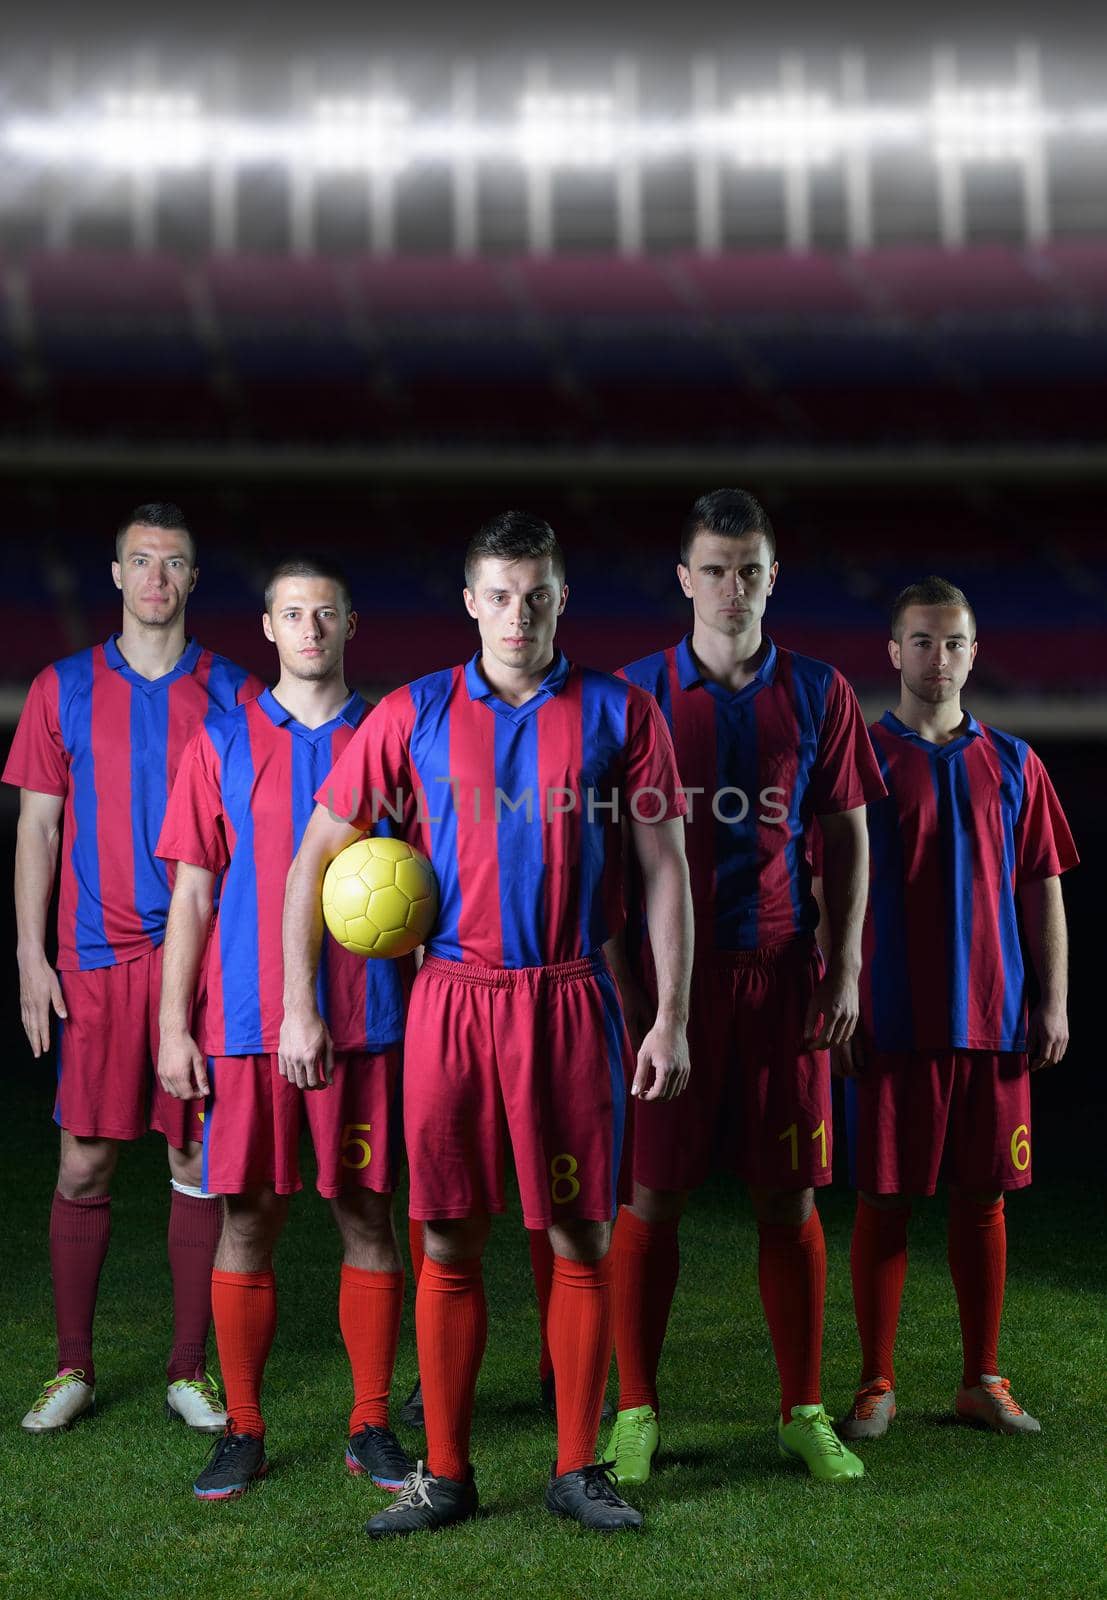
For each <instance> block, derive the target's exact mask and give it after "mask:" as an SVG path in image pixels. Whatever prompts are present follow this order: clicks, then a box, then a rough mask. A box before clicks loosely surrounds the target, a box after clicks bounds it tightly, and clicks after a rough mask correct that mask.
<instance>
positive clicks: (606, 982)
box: [596, 964, 627, 1216]
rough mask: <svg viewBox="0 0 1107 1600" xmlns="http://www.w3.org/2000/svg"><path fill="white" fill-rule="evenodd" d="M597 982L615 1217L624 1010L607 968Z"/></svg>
mask: <svg viewBox="0 0 1107 1600" xmlns="http://www.w3.org/2000/svg"><path fill="white" fill-rule="evenodd" d="M596 982H597V983H598V984H599V989H600V995H601V997H602V999H603V1031H604V1040H605V1043H606V1045H607V1064H608V1068H609V1070H610V1073H611V1215H612V1216H615V1214H616V1212H617V1211H618V1209H619V1166H620V1163H621V1162H622V1159H623V1130H624V1128H625V1126H626V1114H627V1086H626V1079H625V1077H624V1076H623V1008H622V1006H621V1005H620V1003H619V995H618V992H617V990H616V988H615V984H614V981H613V979H612V977H611V973H610V971H609V970H608V968H607V966H606V965H601V964H598V965H597V971H596Z"/></svg>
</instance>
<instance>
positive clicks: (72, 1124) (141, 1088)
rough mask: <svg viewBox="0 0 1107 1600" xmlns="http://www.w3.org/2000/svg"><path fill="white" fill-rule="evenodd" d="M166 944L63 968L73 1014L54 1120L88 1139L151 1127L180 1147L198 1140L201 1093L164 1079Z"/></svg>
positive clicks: (63, 1028) (63, 1027) (63, 1026)
mask: <svg viewBox="0 0 1107 1600" xmlns="http://www.w3.org/2000/svg"><path fill="white" fill-rule="evenodd" d="M161 955H162V952H161V946H160V945H159V947H158V948H157V949H156V950H152V951H150V952H149V954H147V955H144V956H136V957H135V959H134V960H133V961H124V962H121V963H120V964H119V965H118V966H115V967H97V968H96V969H95V970H94V971H92V972H59V973H58V980H59V982H60V983H61V990H62V995H63V996H64V998H65V1009H66V1010H67V1011H68V1013H69V1016H68V1018H67V1019H66V1020H65V1021H64V1022H62V1023H60V1024H59V1027H58V1091H57V1097H56V1099H55V1101H54V1121H55V1122H56V1123H57V1124H58V1126H59V1127H61V1128H64V1129H65V1130H66V1132H67V1133H72V1134H76V1135H77V1136H78V1137H79V1138H83V1139H140V1138H141V1137H142V1135H143V1134H144V1133H146V1131H147V1130H148V1129H150V1128H152V1129H154V1130H155V1131H156V1132H157V1133H161V1134H164V1135H165V1138H166V1140H167V1141H168V1143H169V1144H171V1145H172V1146H173V1147H174V1148H175V1149H177V1150H183V1149H184V1147H185V1146H186V1145H187V1144H191V1143H194V1142H196V1141H197V1140H199V1138H200V1136H201V1134H202V1132H203V1129H202V1125H201V1113H202V1111H203V1102H202V1101H201V1100H175V1099H173V1097H172V1096H171V1095H167V1094H166V1093H165V1090H164V1089H163V1088H162V1087H161V1085H160V1083H159V1082H158V1078H157V1073H156V1072H155V1070H154V1069H155V1066H156V1064H157V1059H158V1038H159V1035H158V1004H159V1000H160V996H161Z"/></svg>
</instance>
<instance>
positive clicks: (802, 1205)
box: [750, 1189, 815, 1228]
mask: <svg viewBox="0 0 1107 1600" xmlns="http://www.w3.org/2000/svg"><path fill="white" fill-rule="evenodd" d="M750 1199H751V1200H752V1201H753V1209H754V1212H755V1214H756V1216H757V1220H758V1222H767V1223H770V1224H772V1225H773V1226H775V1227H782V1228H799V1227H801V1226H802V1225H803V1223H805V1222H806V1221H807V1219H808V1217H809V1216H810V1215H811V1213H812V1211H814V1209H815V1191H814V1189H751V1190H750Z"/></svg>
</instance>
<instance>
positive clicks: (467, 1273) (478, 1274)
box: [423, 1256, 484, 1284]
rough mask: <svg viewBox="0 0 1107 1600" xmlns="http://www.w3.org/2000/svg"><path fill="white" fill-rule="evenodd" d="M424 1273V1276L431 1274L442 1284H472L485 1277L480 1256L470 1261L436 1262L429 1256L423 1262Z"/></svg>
mask: <svg viewBox="0 0 1107 1600" xmlns="http://www.w3.org/2000/svg"><path fill="white" fill-rule="evenodd" d="M423 1273H424V1276H425V1275H426V1274H428V1273H429V1274H430V1276H431V1277H432V1278H437V1279H438V1280H439V1282H440V1283H458V1284H463V1283H466V1282H470V1283H472V1282H478V1281H479V1280H480V1279H481V1278H482V1277H483V1276H484V1266H483V1264H482V1262H481V1258H480V1256H473V1257H471V1258H470V1259H469V1260H468V1261H436V1260H435V1259H434V1257H433V1256H427V1257H426V1258H425V1260H424V1261H423Z"/></svg>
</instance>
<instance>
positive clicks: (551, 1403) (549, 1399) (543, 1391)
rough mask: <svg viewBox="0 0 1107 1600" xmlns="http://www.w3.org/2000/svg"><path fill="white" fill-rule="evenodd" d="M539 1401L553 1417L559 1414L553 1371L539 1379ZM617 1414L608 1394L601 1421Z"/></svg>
mask: <svg viewBox="0 0 1107 1600" xmlns="http://www.w3.org/2000/svg"><path fill="white" fill-rule="evenodd" d="M538 1391H539V1403H540V1404H541V1406H542V1409H543V1411H548V1412H549V1414H550V1416H551V1417H556V1416H557V1382H556V1379H555V1378H554V1375H553V1373H552V1372H547V1373H545V1374H544V1375H542V1376H540V1377H539V1379H538ZM614 1415H615V1409H614V1407H613V1406H612V1404H611V1401H610V1400H609V1399H608V1398H607V1396H606V1395H604V1397H603V1405H602V1407H601V1408H600V1421H601V1422H610V1421H611V1419H612V1417H613V1416H614Z"/></svg>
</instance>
